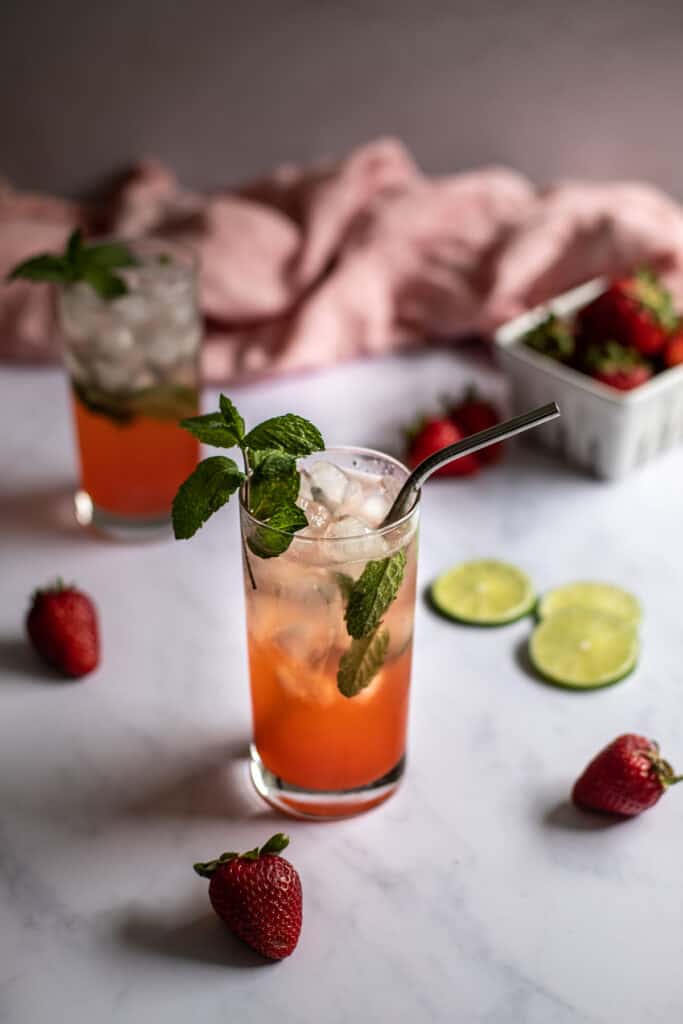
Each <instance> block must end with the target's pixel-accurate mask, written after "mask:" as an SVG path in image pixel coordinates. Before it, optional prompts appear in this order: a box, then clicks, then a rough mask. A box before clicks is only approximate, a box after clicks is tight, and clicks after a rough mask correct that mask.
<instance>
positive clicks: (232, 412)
mask: <svg viewBox="0 0 683 1024" xmlns="http://www.w3.org/2000/svg"><path fill="white" fill-rule="evenodd" d="M218 405H219V408H220V410H221V416H222V417H223V419H224V420H225V422H226V423H227V425H228V427H229V428H230V430H231V431H232V433H233V436H234V438H235V444H238V445H240V446H241V445H242V442H243V441H244V420H243V419H242V417H241V416H240V414H239V413H238V411H237V409H236V408H235V406H234V405H233V403H232V402H231V401H230V399H229V398H228V396H227V395H221V396H220V398H219V399H218Z"/></svg>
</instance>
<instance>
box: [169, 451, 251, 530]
mask: <svg viewBox="0 0 683 1024" xmlns="http://www.w3.org/2000/svg"><path fill="white" fill-rule="evenodd" d="M244 479H245V477H244V473H242V472H241V470H240V469H239V467H238V465H237V463H236V462H235V461H234V460H233V459H228V458H226V456H225V455H213V456H211V458H209V459H204V461H203V462H200V463H199V465H198V466H197V468H196V469H195V471H194V473H192V474H191V475H190V476H189V477H188V478H187V480H186V481H185V483H183V484H181V485H180V488H179V489H178V493H177V494H176V496H175V499H174V501H173V532H174V533H175V536H176V539H177V540H185V539H187V538H189V537H193V536H194V535H195V533H196V532H197V530H198V529H199V527H200V526H203V525H204V523H205V522H206V520H207V519H208V518H209V517H210V516H212V515H213V514H214V512H217V511H218V509H219V508H221V507H222V506H223V505H225V503H226V502H227V501H229V499H230V498H231V496H232V495H233V494H234V493H235V491H236V490H237V489H238V487H240V486H241V484H242V483H243V482H244Z"/></svg>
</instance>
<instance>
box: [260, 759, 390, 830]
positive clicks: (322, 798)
mask: <svg viewBox="0 0 683 1024" xmlns="http://www.w3.org/2000/svg"><path fill="white" fill-rule="evenodd" d="M249 757H250V761H249V774H250V775H251V781H252V782H253V784H254V788H255V789H256V792H257V793H258V794H259V796H261V797H263V799H264V800H265V801H266V803H268V804H270V805H271V807H275V808H276V809H277V810H278V811H283V812H284V813H285V814H288V815H289V816H290V817H292V818H306V819H313V820H317V821H333V820H335V819H338V818H350V817H352V816H353V815H355V814H362V813H363V811H369V810H370V809H371V808H372V807H377V805H378V804H381V803H384V801H385V800H388V799H389V797H390V796H392V795H393V794H394V793H395V792H396V790H397V789H398V786H399V783H400V781H401V778H402V777H403V772H404V770H405V763H406V759H405V756H404V757H402V758H401V760H400V761H399V762H398V764H397V765H395V766H394V767H393V768H392V769H391V771H389V772H387V774H386V775H383V776H382V778H381V779H377V780H376V781H375V782H369V783H368V784H367V785H365V786H358V787H357V788H355V789H343V790H336V791H329V790H311V789H302V788H301V787H300V786H294V785H292V784H291V783H289V782H286V781H285V780H284V779H281V778H280V777H279V776H277V775H274V774H273V772H271V771H270V770H269V769H268V768H266V766H265V765H264V763H263V761H262V760H261V758H260V756H259V752H258V750H257V749H256V746H255V744H253V743H251V744H250V746H249Z"/></svg>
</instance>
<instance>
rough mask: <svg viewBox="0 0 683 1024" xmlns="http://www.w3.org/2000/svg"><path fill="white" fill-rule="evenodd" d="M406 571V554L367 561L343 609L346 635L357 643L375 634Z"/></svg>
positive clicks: (401, 552)
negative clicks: (376, 560) (344, 609)
mask: <svg viewBox="0 0 683 1024" xmlns="http://www.w3.org/2000/svg"><path fill="white" fill-rule="evenodd" d="M405 568H406V555H405V551H397V552H396V553H395V554H393V555H391V556H390V557H389V558H382V559H381V560H380V561H378V562H368V564H367V565H366V566H365V568H364V569H363V572H362V573H361V575H360V576H359V578H358V579H357V580H356V582H355V583H354V585H353V588H352V590H351V594H350V595H349V600H348V604H347V606H346V615H345V618H346V628H347V630H348V633H349V636H352V637H354V639H356V640H360V639H361V638H362V637H367V636H370V634H371V633H374V631H375V629H376V628H377V626H379V624H380V622H381V621H382V618H383V617H384V615H385V614H386V611H387V609H388V608H389V605H390V604H391V603H392V602H393V600H394V598H395V597H396V595H397V594H398V591H399V588H400V586H401V583H402V582H403V574H404V572H405Z"/></svg>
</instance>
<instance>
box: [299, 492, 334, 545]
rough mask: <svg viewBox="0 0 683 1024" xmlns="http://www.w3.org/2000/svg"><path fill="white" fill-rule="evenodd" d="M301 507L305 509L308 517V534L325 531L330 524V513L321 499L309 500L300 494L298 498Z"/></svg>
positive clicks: (312, 534) (314, 534)
mask: <svg viewBox="0 0 683 1024" xmlns="http://www.w3.org/2000/svg"><path fill="white" fill-rule="evenodd" d="M297 504H298V505H299V508H301V509H303V511H304V512H305V513H306V518H307V519H308V526H309V532H308V536H316V535H318V534H321V533H324V532H325V530H326V529H327V527H328V526H329V524H330V513H329V510H328V509H327V508H325V506H324V505H321V503H320V502H319V501H308V500H307V499H306V498H302V497H301V496H299V498H298V499H297Z"/></svg>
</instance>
